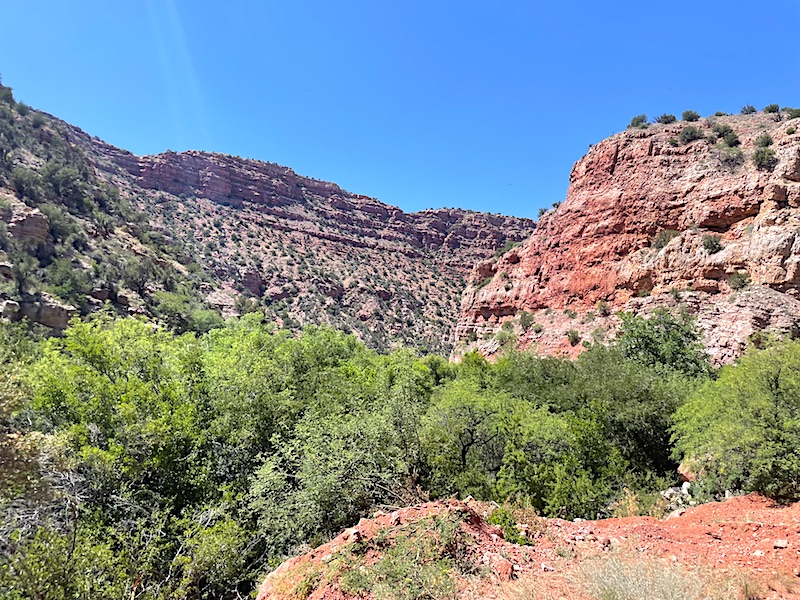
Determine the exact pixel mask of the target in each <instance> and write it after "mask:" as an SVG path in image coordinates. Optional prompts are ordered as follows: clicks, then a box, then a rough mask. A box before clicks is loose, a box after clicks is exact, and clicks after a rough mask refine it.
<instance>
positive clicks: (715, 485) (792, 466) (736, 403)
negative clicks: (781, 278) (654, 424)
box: [675, 341, 800, 500]
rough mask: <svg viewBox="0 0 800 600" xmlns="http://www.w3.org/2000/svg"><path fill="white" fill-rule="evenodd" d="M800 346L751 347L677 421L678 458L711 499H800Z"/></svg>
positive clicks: (693, 399)
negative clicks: (726, 495)
mask: <svg viewBox="0 0 800 600" xmlns="http://www.w3.org/2000/svg"><path fill="white" fill-rule="evenodd" d="M798 391H800V342H797V341H788V342H783V343H780V344H777V345H774V346H772V347H770V348H767V349H765V350H761V351H758V350H750V351H749V352H748V353H747V354H745V356H744V357H742V358H741V359H740V360H739V363H738V365H737V366H735V367H733V366H728V367H723V368H722V370H721V371H720V373H719V377H718V379H717V380H716V381H711V382H708V383H706V384H705V385H704V386H703V387H702V388H700V390H698V391H697V392H696V393H695V394H694V395H692V396H691V397H690V398H689V400H688V401H687V402H686V404H684V405H683V406H682V407H680V408H679V409H678V411H677V414H676V416H675V442H676V443H675V455H676V458H677V459H680V460H683V461H685V462H687V463H688V464H689V465H690V466H691V468H692V470H693V472H695V473H698V474H699V476H700V479H701V483H703V485H704V487H705V488H706V489H707V490H708V491H709V492H710V493H712V494H722V493H723V492H724V491H725V490H727V489H730V490H741V491H745V492H750V491H756V492H760V493H763V494H766V495H767V496H769V497H772V498H777V499H779V500H797V499H800V455H798V453H797V448H800V420H798V404H797V398H798Z"/></svg>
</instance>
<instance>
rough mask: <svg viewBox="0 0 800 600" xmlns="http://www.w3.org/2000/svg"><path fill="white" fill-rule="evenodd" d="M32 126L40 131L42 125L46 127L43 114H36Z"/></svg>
mask: <svg viewBox="0 0 800 600" xmlns="http://www.w3.org/2000/svg"><path fill="white" fill-rule="evenodd" d="M31 125H33V128H34V129H39V128H40V127H41V126H42V125H44V117H43V116H42V114H41V113H38V112H37V113H35V114H34V115H33V117H32V118H31Z"/></svg>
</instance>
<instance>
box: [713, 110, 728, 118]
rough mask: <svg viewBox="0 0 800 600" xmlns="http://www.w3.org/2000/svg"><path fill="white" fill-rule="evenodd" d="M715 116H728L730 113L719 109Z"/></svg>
mask: <svg viewBox="0 0 800 600" xmlns="http://www.w3.org/2000/svg"><path fill="white" fill-rule="evenodd" d="M714 116H715V117H727V116H728V113H726V112H724V111H721V110H718V111H717V112H715V113H714Z"/></svg>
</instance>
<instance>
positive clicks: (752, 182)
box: [455, 114, 800, 362]
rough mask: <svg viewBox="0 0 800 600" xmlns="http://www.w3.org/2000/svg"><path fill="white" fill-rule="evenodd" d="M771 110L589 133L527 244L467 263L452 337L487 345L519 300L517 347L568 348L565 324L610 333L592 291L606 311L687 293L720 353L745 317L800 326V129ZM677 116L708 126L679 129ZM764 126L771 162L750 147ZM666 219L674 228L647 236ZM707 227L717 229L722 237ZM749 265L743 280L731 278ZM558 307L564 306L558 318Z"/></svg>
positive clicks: (742, 340) (785, 327)
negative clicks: (724, 141) (687, 132)
mask: <svg viewBox="0 0 800 600" xmlns="http://www.w3.org/2000/svg"><path fill="white" fill-rule="evenodd" d="M776 118H779V117H776V116H775V115H771V114H756V115H747V116H729V117H717V118H709V119H703V120H701V121H700V122H698V123H693V124H687V123H675V124H671V125H651V126H650V127H648V128H647V129H636V130H628V131H625V132H623V133H621V134H618V135H615V136H613V137H611V138H609V139H607V140H605V141H603V142H601V143H599V144H597V145H596V146H594V147H592V148H591V149H590V151H589V153H588V154H587V155H586V156H585V157H584V158H582V159H581V160H580V161H578V162H577V163H576V164H575V166H574V168H573V170H572V173H571V175H570V188H569V191H568V193H567V198H566V200H565V201H564V203H563V204H562V205H561V206H560V207H558V208H557V209H556V210H554V211H551V212H550V213H548V215H546V216H545V217H543V218H542V220H541V222H540V223H539V227H538V229H537V231H536V232H535V233H534V234H533V236H532V237H531V238H530V239H529V240H528V241H527V242H526V243H525V244H524V246H522V247H520V248H515V249H513V250H511V251H510V252H508V253H506V254H505V255H504V256H503V257H501V259H500V260H499V261H496V262H493V261H485V262H482V263H480V264H478V265H477V267H476V268H475V269H474V271H473V274H472V276H471V279H470V283H469V285H468V287H467V289H466V291H465V293H464V295H463V298H462V306H461V316H460V319H459V324H458V327H457V330H456V334H455V338H456V339H457V340H462V344H460V351H463V350H465V349H467V348H469V347H471V346H470V345H469V340H470V339H474V338H476V337H478V338H481V339H480V340H479V341H478V343H477V345H478V347H480V348H481V349H482V350H483V351H484V352H486V353H489V354H491V353H492V352H493V351H494V350H496V348H497V347H498V341H497V340H496V339H495V336H494V334H495V332H497V330H498V329H499V327H500V325H501V323H502V322H504V321H509V320H514V317H515V315H518V314H519V313H520V312H522V311H529V312H531V313H533V315H532V318H533V319H534V320H536V321H538V322H539V323H540V325H542V326H543V328H541V327H538V328H537V329H541V331H539V332H534V331H522V328H521V327H520V326H519V324H517V325H515V329H516V331H517V333H519V334H520V343H521V345H522V346H523V347H527V346H530V345H532V344H534V343H539V344H540V345H541V347H542V349H543V350H544V351H547V352H562V351H563V352H568V353H570V354H575V353H577V352H579V351H580V349H581V346H580V344H577V345H575V346H573V345H571V344H570V343H569V342H568V341H567V339H566V335H565V333H566V331H568V330H569V329H575V330H576V331H577V332H578V333H579V334H580V336H581V337H582V338H583V339H587V338H589V337H590V336H591V334H594V336H595V337H596V336H598V335H613V330H614V329H615V327H616V325H617V320H616V318H615V317H613V316H606V317H603V316H601V315H599V314H598V312H597V311H596V307H597V304H598V302H601V301H602V302H607V303H608V304H609V306H610V308H611V309H612V311H613V310H632V311H634V312H647V311H649V310H651V309H652V308H654V307H656V306H661V305H678V304H683V305H685V307H686V308H688V309H689V310H690V312H693V313H694V314H696V315H697V317H698V320H699V325H700V326H701V327H702V328H703V329H704V331H705V334H706V345H707V346H708V348H709V350H710V352H711V354H712V356H713V357H714V358H715V360H716V361H717V362H724V361H729V360H731V359H732V358H734V357H735V356H737V355H739V354H740V353H741V352H742V350H743V348H744V346H745V344H746V341H747V338H748V336H749V335H750V334H752V333H753V332H754V331H759V330H765V329H766V330H774V331H778V332H783V333H786V332H789V333H793V332H795V331H797V330H800V303H799V302H798V300H797V297H798V286H800V270H798V261H800V240H798V231H800V135H798V134H796V133H794V134H790V133H787V129H789V128H790V127H791V126H793V125H794V126H795V127H796V126H797V120H792V121H786V120H776ZM714 123H719V124H726V125H729V126H730V127H731V128H732V129H733V130H734V131H735V132H736V133H737V134H738V136H739V138H740V140H741V147H740V149H741V151H742V153H743V158H744V160H743V162H741V164H736V163H737V161H736V159H735V157H733V156H732V153H731V151H730V150H729V149H726V148H724V147H722V146H721V145H720V144H719V143H715V141H713V140H712V139H709V138H710V137H713V132H712V126H713V125H714ZM687 125H693V126H697V127H698V128H699V129H700V130H701V131H702V132H703V133H704V134H705V136H706V137H705V138H703V139H700V140H696V141H692V142H690V143H688V144H682V143H680V142H679V141H678V136H679V134H680V132H681V130H682V129H683V128H684V127H686V126H687ZM789 131H791V129H789ZM764 133H768V134H769V135H770V136H771V137H772V139H773V144H772V146H771V148H772V149H773V150H774V151H775V154H776V158H777V165H776V166H775V168H774V170H771V171H770V170H758V169H756V167H755V166H754V164H753V163H752V161H751V160H750V156H751V155H752V154H753V152H754V151H755V148H756V144H755V140H756V139H757V138H758V137H759V136H760V135H762V134H764ZM665 230H675V231H676V232H679V235H676V236H675V237H674V238H672V239H671V240H669V242H668V243H667V244H666V245H665V246H664V247H662V248H659V247H655V246H654V245H653V243H652V241H653V238H654V236H656V235H657V234H659V233H660V232H664V231H665ZM662 235H663V234H662ZM710 236H719V242H720V245H721V246H722V249H721V250H719V251H715V250H716V249H715V248H713V246H712V245H711V243H710V242H709V240H710ZM667 237H668V236H667ZM665 239H666V238H665ZM704 240H706V242H705V243H704ZM735 274H736V275H735ZM745 274H746V276H747V277H749V282H750V285H749V287H748V288H747V289H746V290H742V291H736V290H734V289H733V287H739V283H740V282H741V279H742V277H743V276H744V275H745ZM732 276H733V279H734V280H738V281H732V280H731V277H732ZM732 283H733V285H732ZM637 296H638V297H637ZM565 309H566V311H567V315H566V316H567V318H566V319H564V318H561V317H559V318H556V315H557V314H558V313H561V314H563V311H564V310H565ZM554 311H555V312H554ZM573 312H574V314H575V316H572V315H573ZM602 312H605V311H602ZM545 313H547V314H545ZM570 316H572V318H569V317H570ZM515 323H516V321H515ZM507 328H508V326H507ZM573 338H574V335H573ZM573 341H574V340H573Z"/></svg>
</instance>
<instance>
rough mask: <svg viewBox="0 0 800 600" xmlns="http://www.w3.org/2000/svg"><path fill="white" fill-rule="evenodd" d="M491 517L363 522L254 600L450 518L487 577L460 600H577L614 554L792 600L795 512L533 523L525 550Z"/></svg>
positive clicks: (464, 511) (329, 599)
mask: <svg viewBox="0 0 800 600" xmlns="http://www.w3.org/2000/svg"><path fill="white" fill-rule="evenodd" d="M489 508H490V507H489V505H487V504H484V503H477V502H470V503H469V504H465V503H463V502H459V501H456V500H450V501H447V502H430V503H427V504H423V505H420V506H417V507H412V508H407V509H402V510H399V511H395V512H394V513H391V514H380V513H379V514H378V515H376V518H375V519H370V520H367V519H362V521H361V522H360V523H359V524H358V525H357V526H356V527H353V528H351V529H348V530H346V531H344V532H343V533H342V534H340V535H339V536H338V537H336V538H335V539H333V540H332V541H330V542H328V543H327V544H324V545H322V546H320V547H319V548H316V549H315V550H313V551H311V552H309V553H307V554H304V555H301V556H298V557H295V558H292V559H290V560H288V561H287V562H285V563H284V564H283V565H281V566H280V567H279V568H278V569H277V570H276V571H275V572H274V573H272V574H271V575H270V576H269V577H268V578H267V579H266V581H265V582H264V584H263V585H262V587H261V590H260V593H259V596H258V600H267V599H275V598H283V599H288V598H297V597H298V596H297V595H296V591H295V592H294V593H292V592H291V591H290V590H292V589H296V588H295V587H294V584H295V583H296V582H297V581H298V580H299V578H301V577H302V573H303V572H304V570H307V569H309V568H311V566H313V565H317V566H319V565H324V564H325V563H326V562H327V560H329V557H330V556H331V554H332V553H334V552H336V550H337V549H341V548H343V547H345V546H346V545H347V544H351V543H353V542H355V541H358V540H368V539H370V538H371V537H373V536H374V535H375V534H376V533H377V532H378V531H381V530H383V531H385V530H387V529H390V530H391V529H392V528H396V529H399V528H402V526H403V525H407V524H409V523H415V522H417V521H419V520H420V519H423V518H425V517H430V516H434V515H442V514H445V513H449V514H452V513H453V512H456V513H458V514H460V515H462V516H463V522H462V531H464V532H465V533H467V534H468V535H469V536H470V537H471V538H472V539H473V540H474V542H475V544H474V546H472V550H471V552H470V559H471V560H473V561H474V562H475V563H476V564H479V565H482V566H484V567H486V568H487V569H486V570H487V571H488V572H490V573H491V574H490V575H489V576H488V577H484V578H476V577H470V578H464V579H463V580H459V589H460V594H459V596H460V597H462V598H512V597H514V594H513V585H514V584H513V582H509V579H520V580H521V581H523V582H529V583H532V584H535V588H536V591H537V594H542V596H543V597H553V598H583V597H585V596H583V595H581V594H580V593H579V592H577V591H576V589H575V585H574V583H572V582H573V579H572V577H571V576H572V575H573V574H574V573H575V570H576V568H578V567H579V566H580V565H581V564H582V563H583V562H584V561H586V560H587V559H589V558H592V557H597V556H602V555H604V554H609V555H610V554H611V553H612V552H613V551H614V550H615V549H616V548H620V549H629V550H630V551H632V552H638V553H641V554H642V555H644V556H649V557H654V558H663V559H665V563H676V564H679V565H682V566H686V567H690V568H693V567H701V568H706V569H709V570H713V572H714V573H717V574H719V573H723V574H725V575H727V574H730V576H734V575H736V576H740V575H742V576H746V577H747V578H748V579H750V580H752V581H755V582H758V583H759V584H760V587H761V590H762V591H761V592H760V596H759V597H761V598H770V599H777V598H783V599H786V600H792V599H800V503H796V504H794V505H790V506H776V505H774V504H773V503H772V502H771V501H769V500H767V499H765V498H763V497H761V496H758V495H756V494H751V495H748V496H742V497H737V498H733V499H731V500H728V501H725V502H715V503H710V504H705V505H701V506H697V507H694V508H690V509H688V510H687V511H686V512H685V513H684V514H683V515H681V516H677V517H673V518H668V519H665V520H659V519H655V518H651V517H628V518H617V519H606V520H600V521H581V522H572V521H564V520H561V519H538V520H537V522H535V523H532V524H531V525H532V527H531V533H530V537H531V538H532V541H533V545H531V546H518V545H516V544H511V543H509V542H506V541H505V540H504V539H503V538H502V534H501V531H500V529H499V528H498V527H495V526H492V525H489V524H488V523H486V522H485V521H484V520H483V518H484V517H485V516H486V514H487V513H488V510H489ZM287 582H288V584H287ZM301 597H307V598H309V599H312V600H346V599H347V598H348V597H349V596H348V595H346V594H344V593H342V592H341V590H339V589H338V587H337V586H336V582H335V581H332V582H331V581H325V580H324V579H323V583H322V585H320V586H318V587H317V588H315V589H313V590H308V595H304V596H301ZM537 597H538V596H537Z"/></svg>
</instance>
